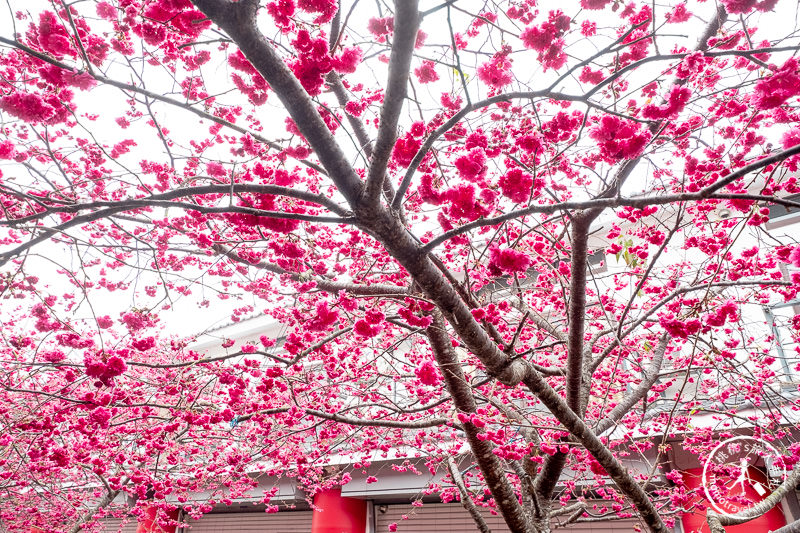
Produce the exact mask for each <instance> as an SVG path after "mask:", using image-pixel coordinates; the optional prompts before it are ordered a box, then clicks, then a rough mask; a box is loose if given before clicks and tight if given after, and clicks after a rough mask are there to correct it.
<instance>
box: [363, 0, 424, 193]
mask: <svg viewBox="0 0 800 533" xmlns="http://www.w3.org/2000/svg"><path fill="white" fill-rule="evenodd" d="M419 21H420V16H419V9H418V2H417V0H396V1H395V15H394V33H393V37H392V52H391V54H390V56H389V78H388V79H387V81H386V91H385V92H384V97H383V106H381V118H380V126H378V138H377V140H376V141H375V149H374V150H373V153H372V161H370V165H369V173H368V175H367V182H366V186H365V187H364V191H363V199H364V200H366V201H367V202H370V203H374V202H376V201H377V200H378V195H379V194H380V191H381V190H382V188H383V182H384V180H385V178H386V165H387V163H388V162H389V157H390V156H391V154H392V148H393V147H394V144H395V141H396V140H397V124H398V120H399V118H400V112H401V111H402V110H403V104H404V103H405V99H406V95H407V93H408V75H409V72H410V70H411V58H412V55H413V52H414V43H415V42H416V39H417V29H418V28H419Z"/></svg>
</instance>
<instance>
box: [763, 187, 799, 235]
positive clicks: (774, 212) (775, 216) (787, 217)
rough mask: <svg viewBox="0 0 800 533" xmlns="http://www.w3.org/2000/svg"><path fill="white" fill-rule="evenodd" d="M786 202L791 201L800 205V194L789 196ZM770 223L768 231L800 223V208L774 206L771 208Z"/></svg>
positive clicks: (768, 223)
mask: <svg viewBox="0 0 800 533" xmlns="http://www.w3.org/2000/svg"><path fill="white" fill-rule="evenodd" d="M784 200H791V201H793V202H798V203H800V194H793V195H791V196H787V197H785V198H784ZM767 216H768V218H769V221H768V222H767V229H774V228H780V227H782V226H786V225H788V224H793V223H795V222H800V207H792V206H786V205H777V204H773V205H771V206H769V215H767Z"/></svg>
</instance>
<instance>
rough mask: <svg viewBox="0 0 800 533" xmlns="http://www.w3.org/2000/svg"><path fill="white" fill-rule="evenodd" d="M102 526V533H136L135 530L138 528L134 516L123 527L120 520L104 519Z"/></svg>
mask: <svg viewBox="0 0 800 533" xmlns="http://www.w3.org/2000/svg"><path fill="white" fill-rule="evenodd" d="M102 524H103V529H102V531H103V533H136V528H137V527H138V523H137V522H136V517H135V516H132V517H130V518H129V519H128V521H127V522H125V525H124V526H123V525H122V519H120V518H105V519H103V521H102Z"/></svg>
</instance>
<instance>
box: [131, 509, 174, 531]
mask: <svg viewBox="0 0 800 533" xmlns="http://www.w3.org/2000/svg"><path fill="white" fill-rule="evenodd" d="M161 518H162V520H163V519H164V518H169V519H172V520H177V519H178V510H177V509H175V510H173V511H162V512H161ZM177 529H178V527H177V526H166V527H162V526H160V525H158V507H156V506H155V505H148V506H147V507H145V509H144V513H142V516H140V517H139V527H137V528H136V533H175V531H176V530H177Z"/></svg>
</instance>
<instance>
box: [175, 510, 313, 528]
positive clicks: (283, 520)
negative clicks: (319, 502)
mask: <svg viewBox="0 0 800 533" xmlns="http://www.w3.org/2000/svg"><path fill="white" fill-rule="evenodd" d="M312 515H313V511H281V512H278V513H272V514H270V513H264V512H261V513H220V514H208V515H205V516H204V517H203V518H201V519H200V520H196V521H195V520H189V524H190V525H191V528H188V527H185V528H184V529H183V531H185V532H186V533H256V532H257V533H308V532H310V531H311V517H312Z"/></svg>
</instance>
